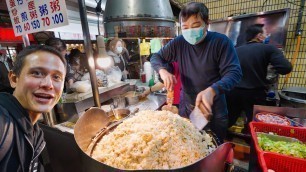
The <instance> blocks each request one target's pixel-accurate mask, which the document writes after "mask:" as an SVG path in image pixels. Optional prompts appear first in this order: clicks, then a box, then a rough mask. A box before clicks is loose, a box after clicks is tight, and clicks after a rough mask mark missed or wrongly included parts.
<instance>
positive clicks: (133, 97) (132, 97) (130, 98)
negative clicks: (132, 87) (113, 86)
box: [124, 91, 139, 105]
mask: <svg viewBox="0 0 306 172" xmlns="http://www.w3.org/2000/svg"><path fill="white" fill-rule="evenodd" d="M124 96H125V99H126V102H127V103H128V105H134V104H137V103H139V94H138V93H137V92H135V91H129V92H127V93H126V94H125V95H124Z"/></svg>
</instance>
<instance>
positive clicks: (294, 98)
mask: <svg viewBox="0 0 306 172" xmlns="http://www.w3.org/2000/svg"><path fill="white" fill-rule="evenodd" d="M279 96H280V98H281V100H280V103H281V106H284V107H294V108H306V87H289V88H284V89H282V90H281V91H280V92H279Z"/></svg>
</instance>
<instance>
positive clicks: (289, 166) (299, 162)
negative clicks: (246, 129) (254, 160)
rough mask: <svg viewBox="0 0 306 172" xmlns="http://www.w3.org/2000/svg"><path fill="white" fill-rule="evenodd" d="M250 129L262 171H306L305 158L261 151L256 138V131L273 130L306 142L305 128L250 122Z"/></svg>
mask: <svg viewBox="0 0 306 172" xmlns="http://www.w3.org/2000/svg"><path fill="white" fill-rule="evenodd" d="M249 125H250V131H251V136H252V140H253V141H254V145H255V150H256V153H257V156H258V161H259V165H260V167H261V169H262V171H263V172H267V171H268V169H272V170H274V171H277V172H295V171H306V160H305V159H302V158H296V157H293V156H287V155H282V154H278V153H273V152H266V151H263V150H262V149H261V148H260V146H259V144H258V139H257V132H263V133H269V132H273V133H274V134H277V135H279V136H286V137H291V138H293V139H292V140H295V139H298V140H299V141H302V142H306V129H305V128H297V127H292V126H280V125H276V124H268V123H262V122H251V123H250V124H249Z"/></svg>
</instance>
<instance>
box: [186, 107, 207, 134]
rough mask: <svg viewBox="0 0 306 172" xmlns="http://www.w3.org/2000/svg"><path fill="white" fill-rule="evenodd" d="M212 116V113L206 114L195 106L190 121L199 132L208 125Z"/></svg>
mask: <svg viewBox="0 0 306 172" xmlns="http://www.w3.org/2000/svg"><path fill="white" fill-rule="evenodd" d="M200 106H203V105H200ZM211 115H212V114H211V113H208V114H204V113H203V112H202V110H201V109H200V108H199V107H197V106H195V107H194V109H193V110H192V111H191V113H190V115H189V119H190V121H191V123H192V124H193V125H194V126H195V127H196V128H197V129H198V130H202V129H203V128H204V127H205V126H206V125H207V124H208V122H209V119H210V116H211Z"/></svg>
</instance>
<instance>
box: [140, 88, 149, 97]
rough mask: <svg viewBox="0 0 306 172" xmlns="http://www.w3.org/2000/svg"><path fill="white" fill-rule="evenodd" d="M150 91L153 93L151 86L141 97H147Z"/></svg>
mask: <svg viewBox="0 0 306 172" xmlns="http://www.w3.org/2000/svg"><path fill="white" fill-rule="evenodd" d="M150 93H151V91H150V88H149V89H146V90H145V91H144V92H143V93H142V94H141V95H140V97H141V98H145V97H147V96H148V95H149V94H150Z"/></svg>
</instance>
